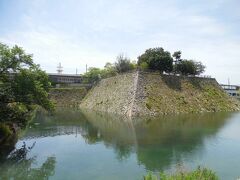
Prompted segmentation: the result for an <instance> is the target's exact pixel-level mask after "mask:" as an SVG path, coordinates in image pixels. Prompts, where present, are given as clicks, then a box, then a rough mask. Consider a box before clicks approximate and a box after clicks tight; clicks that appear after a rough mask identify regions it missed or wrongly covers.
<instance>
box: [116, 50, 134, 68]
mask: <svg viewBox="0 0 240 180" xmlns="http://www.w3.org/2000/svg"><path fill="white" fill-rule="evenodd" d="M115 68H116V70H117V72H118V73H123V72H127V71H130V70H132V69H134V64H133V63H131V61H130V59H129V58H127V57H125V56H124V55H123V54H120V55H119V56H118V57H117V62H116V63H115Z"/></svg>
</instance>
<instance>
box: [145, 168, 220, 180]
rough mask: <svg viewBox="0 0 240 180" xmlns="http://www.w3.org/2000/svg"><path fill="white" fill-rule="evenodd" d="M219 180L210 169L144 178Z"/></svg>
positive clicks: (151, 179)
mask: <svg viewBox="0 0 240 180" xmlns="http://www.w3.org/2000/svg"><path fill="white" fill-rule="evenodd" d="M158 179H160V180H185V179H187V180H218V179H219V178H218V177H217V175H216V174H215V173H214V172H213V171H212V170H210V169H207V168H200V167H198V168H197V169H196V170H194V171H191V172H183V171H181V172H179V173H176V174H174V175H167V174H165V173H160V177H159V178H158V177H157V176H156V175H152V174H151V173H149V174H147V175H146V176H144V180H158Z"/></svg>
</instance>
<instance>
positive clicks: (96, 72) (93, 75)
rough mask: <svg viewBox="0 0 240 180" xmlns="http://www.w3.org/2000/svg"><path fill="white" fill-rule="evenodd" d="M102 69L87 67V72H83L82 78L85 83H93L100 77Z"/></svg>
mask: <svg viewBox="0 0 240 180" xmlns="http://www.w3.org/2000/svg"><path fill="white" fill-rule="evenodd" d="M101 75H102V70H101V69H100V68H96V67H90V68H88V72H87V73H85V75H84V79H85V82H86V83H94V82H97V81H99V80H100V79H101Z"/></svg>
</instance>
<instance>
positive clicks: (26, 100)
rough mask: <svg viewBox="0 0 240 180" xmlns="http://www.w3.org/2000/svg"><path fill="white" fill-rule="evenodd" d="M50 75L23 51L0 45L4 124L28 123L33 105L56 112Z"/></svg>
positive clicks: (0, 96) (0, 117)
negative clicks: (27, 119) (51, 94)
mask: <svg viewBox="0 0 240 180" xmlns="http://www.w3.org/2000/svg"><path fill="white" fill-rule="evenodd" d="M50 87H51V84H50V82H49V80H48V76H47V74H46V73H45V72H44V71H42V70H41V69H40V67H39V66H38V65H36V64H34V63H33V60H32V55H31V54H26V53H25V52H24V50H23V49H22V48H21V47H18V46H14V47H12V48H10V47H8V46H7V45H5V44H2V43H0V122H2V123H4V122H18V123H24V122H25V120H26V117H27V115H28V114H29V112H30V111H31V110H32V107H33V105H39V106H41V107H43V108H44V109H46V110H53V104H52V102H51V101H50V100H49V98H48V91H49V88H50Z"/></svg>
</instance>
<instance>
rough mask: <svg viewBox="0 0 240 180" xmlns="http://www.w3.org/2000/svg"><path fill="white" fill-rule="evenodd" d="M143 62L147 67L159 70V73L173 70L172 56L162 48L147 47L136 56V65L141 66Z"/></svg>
mask: <svg viewBox="0 0 240 180" xmlns="http://www.w3.org/2000/svg"><path fill="white" fill-rule="evenodd" d="M143 63H146V64H147V65H148V67H149V69H152V70H159V71H160V72H161V73H162V72H163V71H165V72H171V71H172V70H173V58H172V57H171V54H170V53H169V52H168V51H164V49H163V48H150V49H147V50H146V51H145V53H144V54H142V55H141V56H139V57H138V65H140V66H142V65H141V64H143ZM144 66H145V65H144Z"/></svg>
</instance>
